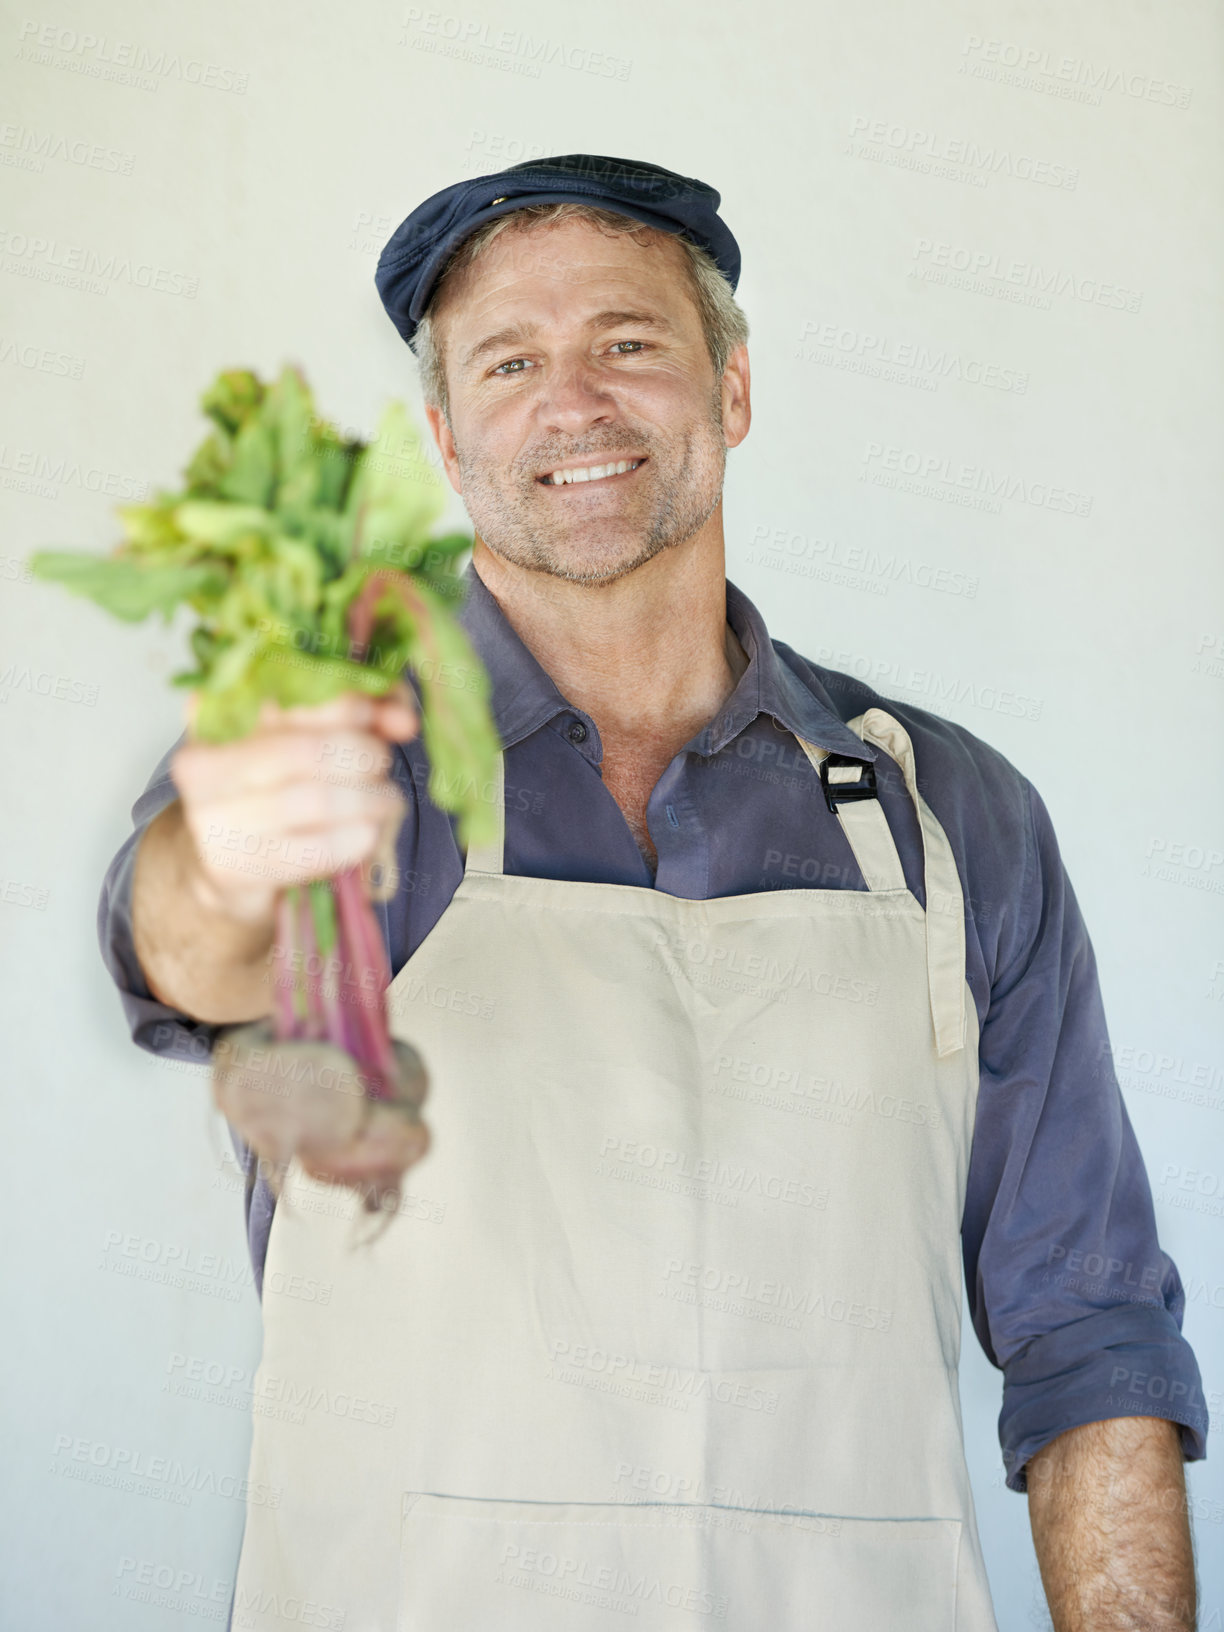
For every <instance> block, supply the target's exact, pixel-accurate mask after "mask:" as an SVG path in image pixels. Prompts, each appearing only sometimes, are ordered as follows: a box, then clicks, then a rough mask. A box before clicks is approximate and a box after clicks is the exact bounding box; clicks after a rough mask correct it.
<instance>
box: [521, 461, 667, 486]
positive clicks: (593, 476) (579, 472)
mask: <svg viewBox="0 0 1224 1632" xmlns="http://www.w3.org/2000/svg"><path fill="white" fill-rule="evenodd" d="M645 463H646V461H645V459H617V460H615V461H613V462H612V463H610V464H606V465H583V466H581V467H579V468H575V469H573V470H552V471H549V472H547V474H545V475H543V476H537V478H536V480H537V482H538V483H539V484H540V486H541V487H579V486H590V484H591V483H593V482H608V481H611V480H612V479H613V478H614V477H617V476H628V475H631V474H632V472H633V471H635V470H637V469H638V467H639V466H640V465H644V464H645Z"/></svg>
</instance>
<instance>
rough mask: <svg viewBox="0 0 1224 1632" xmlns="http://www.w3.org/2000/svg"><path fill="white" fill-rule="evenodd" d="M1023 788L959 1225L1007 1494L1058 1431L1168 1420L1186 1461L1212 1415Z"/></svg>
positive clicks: (1037, 804) (1074, 939) (1068, 902)
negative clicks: (1016, 882)
mask: <svg viewBox="0 0 1224 1632" xmlns="http://www.w3.org/2000/svg"><path fill="white" fill-rule="evenodd" d="M1027 791H1028V801H1029V818H1030V821H1029V838H1028V847H1027V855H1026V858H1025V878H1024V885H1023V897H1024V904H1023V906H1022V908H1021V910H1020V911H1018V912H1017V913H1016V914H1015V917H1014V926H1015V927H1014V934H1013V935H1012V937H1011V938H1010V940H1011V944H1009V945H1007V946H1000V948H999V952H1000V956H999V962H998V967H997V969H996V971H995V976H994V979H993V981H992V984H991V993H990V1003H989V1007H988V1010H987V1014H986V1019H985V1022H984V1023H983V1026H982V1031H981V1038H980V1059H981V1074H980V1079H979V1089H978V1113H977V1119H976V1123H975V1131H974V1142H973V1148H972V1151H971V1156H970V1167H969V1176H968V1182H967V1189H966V1200H965V1215H964V1219H963V1223H962V1243H963V1250H964V1262H965V1284H966V1289H967V1293H968V1298H969V1307H970V1312H971V1315H972V1319H973V1325H974V1329H975V1331H976V1332H977V1336H978V1340H979V1342H980V1343H981V1345H982V1348H983V1350H984V1351H985V1353H986V1355H987V1357H988V1358H989V1359H990V1360H991V1361H992V1362H993V1363H994V1364H995V1365H997V1366H999V1367H1000V1368H1001V1369H1002V1372H1003V1405H1002V1410H1001V1412H1000V1414H999V1444H1000V1447H1001V1449H1002V1453H1003V1462H1004V1466H1005V1468H1006V1477H1007V1484H1008V1487H1009V1488H1010V1489H1012V1490H1015V1491H1024V1490H1025V1489H1026V1488H1027V1487H1026V1480H1025V1474H1024V1464H1025V1463H1026V1462H1027V1461H1028V1459H1029V1458H1030V1457H1031V1456H1032V1455H1033V1454H1034V1453H1035V1452H1036V1451H1038V1450H1040V1449H1041V1447H1042V1446H1043V1445H1045V1444H1047V1443H1048V1442H1049V1441H1050V1440H1052V1439H1054V1438H1055V1437H1056V1436H1057V1435H1059V1434H1061V1433H1063V1432H1065V1431H1066V1430H1067V1429H1068V1428H1073V1427H1078V1426H1079V1425H1080V1424H1082V1423H1087V1422H1097V1421H1103V1420H1105V1419H1106V1418H1110V1417H1128V1416H1150V1417H1165V1418H1168V1419H1169V1420H1171V1421H1173V1422H1176V1423H1178V1424H1179V1425H1180V1437H1181V1444H1182V1454H1183V1457H1184V1458H1185V1460H1187V1461H1196V1460H1199V1459H1201V1458H1203V1457H1205V1456H1206V1454H1207V1451H1206V1435H1207V1420H1208V1414H1207V1408H1206V1404H1205V1401H1204V1397H1203V1388H1202V1380H1201V1377H1200V1375H1199V1368H1198V1363H1197V1361H1196V1359H1195V1355H1194V1351H1193V1349H1192V1348H1191V1346H1190V1344H1189V1343H1188V1342H1187V1340H1186V1339H1185V1338H1184V1337H1183V1336H1182V1330H1181V1328H1182V1316H1183V1312H1184V1308H1185V1292H1184V1289H1183V1287H1182V1282H1181V1277H1180V1276H1179V1274H1178V1271H1177V1266H1176V1264H1175V1263H1174V1262H1173V1260H1172V1259H1171V1258H1170V1257H1169V1255H1168V1254H1167V1253H1166V1252H1164V1251H1162V1249H1161V1247H1160V1244H1159V1241H1158V1239H1157V1231H1156V1220H1155V1213H1154V1209H1153V1205H1152V1194H1151V1187H1150V1184H1149V1181H1148V1176H1147V1172H1146V1169H1145V1167H1144V1163H1143V1158H1142V1155H1141V1154H1140V1151H1139V1145H1138V1141H1137V1139H1136V1137H1135V1132H1134V1129H1133V1127H1132V1125H1131V1121H1130V1118H1129V1116H1128V1114H1127V1110H1126V1105H1125V1103H1124V1101H1123V1099H1122V1094H1121V1090H1120V1088H1119V1086H1118V1082H1117V1077H1116V1075H1115V1073H1114V1069H1113V1063H1112V1055H1111V1051H1110V1046H1109V1037H1108V1031H1107V1027H1106V1022H1105V1014H1104V1007H1103V1004H1102V1001H1101V993H1100V987H1099V982H1098V978H1097V968H1096V959H1095V957H1094V955H1093V950H1092V944H1091V941H1090V939H1089V936H1088V933H1087V930H1086V928H1085V925H1084V921H1083V918H1082V916H1081V913H1080V910H1079V906H1078V904H1077V902H1076V899H1075V894H1074V891H1073V890H1072V887H1071V883H1070V880H1069V879H1068V877H1067V874H1066V870H1065V868H1064V866H1063V862H1062V858H1061V856H1060V854H1059V849H1058V844H1057V840H1056V838H1055V834H1054V830H1053V826H1052V824H1051V821H1050V817H1049V814H1048V812H1047V811H1046V808H1045V806H1044V804H1043V803H1042V801H1041V799H1040V797H1039V795H1038V794H1037V792H1036V790H1035V789H1033V788H1032V786H1031V784H1030V785H1028V790H1027Z"/></svg>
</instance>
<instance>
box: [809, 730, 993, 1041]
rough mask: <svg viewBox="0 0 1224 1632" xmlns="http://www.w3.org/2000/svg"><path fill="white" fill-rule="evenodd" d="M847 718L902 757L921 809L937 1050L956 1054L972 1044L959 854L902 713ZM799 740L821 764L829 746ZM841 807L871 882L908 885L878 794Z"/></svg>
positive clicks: (873, 740) (866, 737)
mask: <svg viewBox="0 0 1224 1632" xmlns="http://www.w3.org/2000/svg"><path fill="white" fill-rule="evenodd" d="M847 724H848V725H849V727H850V729H851V731H853V732H854V733H855V734H856V735H857V736H859V737H861V738H862V739H863V741H864V742H871V743H874V744H875V745H876V747H878V748H882V749H883V750H884V752H885V753H886V754H887V755H888V756H889V758H890V759H893V760H895V761H896V763H897V765H898V766H899V767H900V770H901V774H902V776H903V777H904V778H905V786H906V790H907V791H908V793H909V796H910V799H911V800H912V801H913V805H914V810H915V812H916V813H917V816H918V830H919V833H920V834H921V837H922V872H923V890H924V893H925V896H926V946H927V985H928V988H929V992H930V999H931V1021H932V1024H933V1026H934V1029H935V1052H936V1054H937V1055H940V1056H941V1057H942V1056H943V1055H947V1054H955V1053H956V1052H957V1051H958V1050H959V1049H961V1048H963V1047H964V1046H965V906H964V896H963V893H962V891H961V883H960V875H959V873H958V872H957V870H956V857H955V856H954V855H953V854H952V846H951V845H950V844H949V842H948V836H947V834H946V833H945V832H944V830H943V828H942V827H941V826H940V824H939V822H938V821H937V820H936V819H935V815H934V812H933V811H932V810H931V807H930V806H929V805H928V804H927V802H926V800H925V799H924V798H923V797H922V795H921V793H919V791H918V777H917V772H916V771H915V768H914V748H913V744H912V743H911V742H910V739H909V733H908V732H907V731H906V729H905V727H904V726H903V725H902V724H901V722H900V720H898V719H895V718H894V717H893V716H892V715H891V714H889V713H887V712H886V711H885V710H884V709H882V708H869V709H867V710H866V712H865V713H862V714H859V715H858V716H857V717H856V718H855V719H853V720H849V721H848V722H847ZM799 740H800V743H801V744H802V747H803V749H804V752H805V753H806V754H807V756H808V758H809V759H810V760H811V761H812V764H813V765H815V766H816V767H817V768H819V765H820V761H821V760H822V759H824V758H825V757H826V750H824V749H822V748H814V746H813V745H812V744H809V743H806V742H803V739H802V738H800V739H799ZM829 775H830V779H832V778H833V777H834V776H835V775H836V773H835V772H832V771H831V772H830V773H829ZM835 809H836V811H837V815H838V819H839V820H840V822H841V824H842V831H843V832H844V833H845V835H846V838H847V840H848V841H849V844H850V848H851V849H852V850H853V851H854V855H855V859H856V860H857V861H858V864H859V867H860V869H861V870H862V874H863V877H864V879H865V880H866V883H867V888H868V889H869V890H882V889H889V890H890V889H905V888H906V884H905V877H904V874H903V873H902V870H901V858H900V856H899V855H898V854H897V846H896V843H895V841H894V839H893V836H892V834H891V833H890V832H889V829H888V823H887V821H886V820H885V816H884V811H883V809H882V807H881V805H880V803H879V800H878V799H875V798H871V799H862V800H855V801H853V802H846V803H842V802H840V801H839V802H838V803H837V804H836V805H835Z"/></svg>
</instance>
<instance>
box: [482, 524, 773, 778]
mask: <svg viewBox="0 0 1224 1632" xmlns="http://www.w3.org/2000/svg"><path fill="white" fill-rule="evenodd" d="M472 565H473V568H474V570H475V571H476V572H477V573H478V574H479V576H480V578H481V580H482V582H483V583H484V584H485V586H486V587H487V588H488V590H489V592H490V594H491V595H492V596H493V598H494V599H495V600H496V601H497V603H498V605H499V606H500V608H501V611H502V613H503V615H504V617H505V618H506V620H507V622H508V623H509V624H510V626H511V628H512V629H513V630H514V631H515V633H516V634H517V635H518V637H519V639H520V640H521V641H522V642H523V644H524V645H525V646H526V647H527V649H528V650H529V651H530V652H531V654H532V656H533V657H534V658H535V659H536V661H537V662H538V663H539V664H540V666H541V668H543V669H544V671H545V672H546V673H547V674H548V675H549V676H550V677H551V678H552V680H553V681H554V682H555V684H556V686H557V689H558V690H559V691H560V692H561V694H562V696H564V697H565V698H566V700H567V701H568V702H570V703H572V704H573V706H574V707H575V708H579V709H581V710H582V711H583V712H584V713H585V714H589V715H590V716H591V718H592V719H593V720H594V721H595V724H596V726H597V727H598V729H599V732H600V735H601V737H603V738H605V739H611V740H614V741H616V742H617V743H618V744H624V745H630V746H636V747H640V748H641V749H643V750H647V749H650V748H651V747H654V748H656V749H658V750H660V751H662V752H664V753H666V752H667V750H668V749H669V748H670V750H671V753H675V752H677V751H678V749H679V747H680V746H681V745H682V744H683V743H685V742H687V741H688V740H689V738H690V737H692V736H694V735H696V733H697V732H698V731H700V730H701V729H702V727H703V726H705V725H707V724H708V723H709V721H710V720H712V719H713V718H714V716H715V715H716V714H717V713H718V711H719V709H720V708H721V707H722V705H723V704H724V703H725V702H726V700H727V698H728V697H729V696H730V695H731V693H732V692H733V691H734V690H735V687H736V685H737V683H738V681H739V679H740V676H741V675H742V674H743V672H744V670H745V669H746V668H747V666H748V656H747V654H746V653H745V651H744V649H743V647H742V646H741V645H740V643H739V641H738V640H737V639H736V637H735V635H734V633H733V632H732V630H731V627H730V625H729V624H728V623H727V609H726V566H725V558H724V554H723V550H722V548H721V540H720V541H719V548H718V549H717V551H715V550H713V549H711V547H710V540H709V539H708V538H706V539H701V538H700V535H698V538H696V539H692V540H689V541H688V542H687V543H685V544H680V545H676V546H674V547H672V548H671V549H668V550H664V551H662V552H661V553H660V554H659V555H656V556H653V557H652V558H651V559H650V560H649V561H647V562H645V563H644V564H643V565H642V566H641V567H638V568H636V569H635V570H634V571H633V572H631V573H626V575H625V576H624V577H623V578H620V579H618V580H617V581H616V582H615V583H612V584H604V585H593V584H581V583H574V582H572V581H570V580H569V579H563V578H556V577H553V576H552V575H550V574H547V573H541V572H529V571H527V570H526V569H524V568H522V567H518V566H515V565H514V564H513V563H511V562H508V561H506V560H504V559H503V558H502V557H501V556H498V555H495V554H494V553H493V552H492V551H491V550H490V549H489V548H488V546H487V545H486V544H485V543H484V541H483V540H482V539H480V538H477V540H476V543H475V546H474V548H473V552H472ZM673 745H674V746H673ZM668 757H670V754H669V755H668Z"/></svg>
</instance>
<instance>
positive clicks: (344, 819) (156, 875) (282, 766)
mask: <svg viewBox="0 0 1224 1632" xmlns="http://www.w3.org/2000/svg"><path fill="white" fill-rule="evenodd" d="M196 704H197V699H196V697H195V696H194V694H193V695H192V696H191V697H189V699H188V705H187V707H188V718H189V719H191V718H194V715H195V712H196ZM419 724H420V719H419V714H418V711H417V706H416V702H415V699H414V698H413V696H412V693H411V692H410V691H409V689H408V687H407V686H406V685H405V684H404V682H403V681H400V682H398V683H397V684H396V686H395V687H394V689H393V690H391V691H390V692H388V693H387V694H386V695H385V696H382V697H366V696H362V695H360V694H358V693H356V692H345V693H343V694H342V695H341V696H339V697H337V698H334V699H333V700H332V701H331V702H327V703H319V704H316V705H314V706H311V707H295V708H281V707H279V706H278V705H276V704H275V703H272V702H267V703H265V704H264V705H263V706H262V708H261V711H260V721H259V725H258V727H257V729H256V730H254V731H253V732H251V733H250V734H249V735H248V736H246V737H243V738H241V739H240V740H238V741H235V742H224V743H208V742H199V741H191V742H186V743H184V744H183V745H182V746H181V747H180V748H178V749H177V750H176V752H175V754H174V757H173V759H172V760H171V765H170V769H171V774H172V776H173V778H174V781H175V784H176V786H177V788H178V790H179V797H178V799H176V800H175V801H174V802H173V803H172V804H170V805H168V806H167V807H166V809H165V810H164V811H163V812H162V813H161V814H160V815H159V816H158V817H157V818H156V819H155V820H154V821H153V822H151V823H150V825H149V828H148V831H147V832H146V834H145V836H144V839H143V840H142V842H141V846H140V850H139V853H138V856H137V861H136V868H135V873H134V877H133V900H132V929H133V935H134V939H135V945H136V952H137V955H138V957H139V958H140V961H141V964H142V966H143V967H144V969H145V971H146V975H147V978H148V982H149V987H150V990H151V991H153V993H154V994H155V995H156V996H157V997H158V998H159V1000H160V1001H162V1002H164V1003H167V1004H169V1005H170V1006H171V1007H173V1008H178V1009H182V1010H184V1011H185V1012H187V1013H189V1014H194V1015H196V1016H198V1017H199V1019H201V1020H205V1021H209V1022H214V1023H229V1024H233V1023H237V1022H241V1021H246V1020H254V1019H257V1018H260V1017H262V1016H264V1015H266V1014H268V1013H269V1012H270V1011H271V1008H272V1001H271V996H270V992H269V981H270V979H271V978H272V966H271V957H270V954H271V949H272V943H273V938H274V936H275V933H276V901H277V897H278V895H279V893H280V892H281V890H283V889H285V888H286V887H287V886H289V885H293V884H301V883H304V882H305V881H307V880H309V879H314V878H326V877H331V876H333V875H334V874H336V873H338V872H340V871H341V870H342V869H344V868H346V867H354V866H358V865H360V864H361V863H363V862H368V861H369V860H371V859H372V858H373V857H375V856H376V854H377V853H378V852H379V851H380V849H382V848H383V847H384V846H385V845H386V843H387V841H388V838H393V837H394V832H395V830H396V829H397V828H398V826H399V822H400V820H401V818H402V816H403V811H404V796H403V794H402V793H401V792H400V790H399V789H398V788H397V787H396V785H395V783H394V782H393V781H392V780H391V779H390V777H388V776H387V774H386V773H387V768H388V765H389V764H390V757H391V756H390V750H389V748H388V744H389V743H391V742H408V741H410V740H411V739H412V738H413V737H414V736H415V735H416V734H417V731H418V729H419ZM337 765H339V766H353V767H359V769H354V770H345V771H343V772H340V773H337V772H336V771H335V770H334V769H333V767H335V766H337ZM237 1081H238V1082H239V1083H244V1084H245V1086H246V1088H247V1092H246V1093H245V1095H244V1096H243V1097H242V1098H240V1099H235V1100H233V1101H231V1102H230V1103H227V1104H226V1105H225V1106H224V1107H223V1108H224V1110H225V1114H226V1117H227V1119H228V1120H229V1121H230V1122H231V1123H232V1124H233V1126H234V1127H235V1128H236V1129H237V1130H238V1132H239V1133H240V1134H242V1136H243V1137H244V1139H246V1141H247V1143H248V1144H251V1145H252V1147H253V1148H254V1149H256V1150H257V1151H258V1152H259V1154H260V1155H263V1156H266V1157H268V1158H269V1159H272V1158H273V1157H275V1158H277V1159H280V1160H283V1159H284V1158H285V1156H286V1155H287V1154H288V1153H289V1152H291V1151H293V1150H297V1151H298V1153H299V1156H300V1158H301V1160H302V1162H303V1165H304V1166H305V1167H306V1168H307V1170H308V1171H309V1172H311V1173H313V1174H315V1175H316V1176H318V1177H319V1178H324V1179H331V1180H332V1181H333V1182H336V1183H349V1184H353V1185H355V1186H357V1187H359V1188H361V1187H364V1186H366V1185H367V1184H369V1183H370V1182H371V1181H372V1180H373V1179H374V1178H375V1177H376V1176H378V1175H383V1174H385V1173H386V1171H387V1170H388V1168H392V1169H395V1168H398V1169H400V1170H402V1169H403V1168H406V1167H407V1166H409V1165H410V1164H411V1162H413V1161H415V1160H417V1159H418V1158H419V1157H420V1156H421V1155H423V1154H424V1152H425V1150H426V1149H427V1148H428V1139H427V1134H426V1131H425V1127H424V1124H423V1123H420V1122H415V1123H414V1122H409V1121H406V1120H405V1119H404V1117H403V1116H401V1115H398V1114H396V1112H395V1110H394V1109H393V1108H392V1107H389V1106H384V1105H379V1104H373V1105H371V1106H370V1108H369V1111H368V1115H367V1117H366V1119H365V1121H364V1122H362V1124H361V1125H360V1127H359V1128H358V1129H357V1130H356V1131H354V1128H353V1112H354V1109H355V1103H354V1101H355V1099H356V1097H357V1096H355V1095H353V1094H347V1095H346V1094H344V1093H339V1092H334V1091H333V1092H327V1091H326V1090H320V1091H319V1092H318V1093H316V1095H315V1096H314V1098H313V1101H312V1103H310V1104H309V1106H308V1105H306V1104H304V1102H303V1096H302V1095H301V1094H300V1093H299V1094H295V1095H286V1094H280V1095H275V1094H269V1093H267V1092H266V1091H261V1090H260V1087H259V1085H258V1079H257V1078H256V1077H254V1076H248V1077H246V1078H243V1077H242V1076H238V1078H237ZM307 1110H310V1111H311V1112H312V1113H313V1118H312V1126H311V1133H312V1143H311V1145H310V1148H309V1149H308V1150H306V1151H303V1149H302V1143H301V1123H302V1119H303V1116H304V1114H305V1113H306V1111H307Z"/></svg>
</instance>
